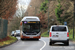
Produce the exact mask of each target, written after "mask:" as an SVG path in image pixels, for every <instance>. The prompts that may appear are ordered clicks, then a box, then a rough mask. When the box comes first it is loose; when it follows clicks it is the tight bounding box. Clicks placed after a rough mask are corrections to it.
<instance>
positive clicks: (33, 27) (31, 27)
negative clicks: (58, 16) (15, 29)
mask: <svg viewBox="0 0 75 50" xmlns="http://www.w3.org/2000/svg"><path fill="white" fill-rule="evenodd" d="M23 31H24V32H39V31H40V25H39V24H24V25H23Z"/></svg>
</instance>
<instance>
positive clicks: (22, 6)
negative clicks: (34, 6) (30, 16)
mask: <svg viewBox="0 0 75 50" xmlns="http://www.w3.org/2000/svg"><path fill="white" fill-rule="evenodd" d="M17 2H18V4H17V8H18V9H17V11H16V13H15V14H16V16H20V17H22V16H23V13H25V12H26V10H27V8H28V5H29V3H30V2H31V0H18V1H17Z"/></svg>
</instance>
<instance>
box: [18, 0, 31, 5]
mask: <svg viewBox="0 0 75 50" xmlns="http://www.w3.org/2000/svg"><path fill="white" fill-rule="evenodd" d="M30 1H31V0H18V3H20V4H21V5H28V4H29V3H30Z"/></svg>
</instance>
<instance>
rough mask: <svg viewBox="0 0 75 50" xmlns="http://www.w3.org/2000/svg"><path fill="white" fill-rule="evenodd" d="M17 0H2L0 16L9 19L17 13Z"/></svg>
mask: <svg viewBox="0 0 75 50" xmlns="http://www.w3.org/2000/svg"><path fill="white" fill-rule="evenodd" d="M16 4H17V0H0V18H4V19H7V20H8V19H9V18H12V16H13V15H14V14H15V11H16Z"/></svg>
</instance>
